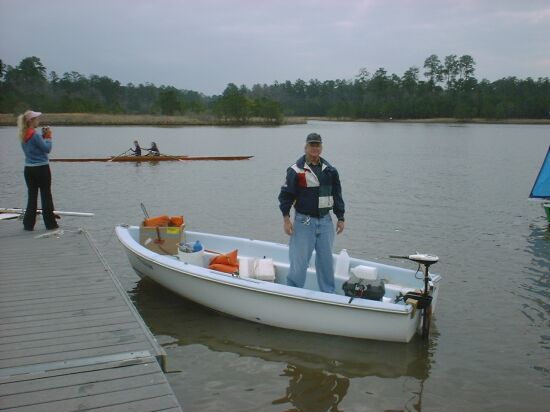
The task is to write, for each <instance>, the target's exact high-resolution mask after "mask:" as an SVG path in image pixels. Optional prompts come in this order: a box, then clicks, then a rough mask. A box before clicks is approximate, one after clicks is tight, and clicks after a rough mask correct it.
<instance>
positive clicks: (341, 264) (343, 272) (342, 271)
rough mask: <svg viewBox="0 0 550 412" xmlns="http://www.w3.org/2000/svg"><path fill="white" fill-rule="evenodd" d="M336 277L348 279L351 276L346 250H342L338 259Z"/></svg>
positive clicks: (335, 270)
mask: <svg viewBox="0 0 550 412" xmlns="http://www.w3.org/2000/svg"><path fill="white" fill-rule="evenodd" d="M334 275H335V276H338V277H348V275H349V255H348V251H347V250H346V249H342V250H341V251H340V254H339V255H338V257H337V258H336V267H335V269H334Z"/></svg>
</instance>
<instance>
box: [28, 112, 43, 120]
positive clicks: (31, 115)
mask: <svg viewBox="0 0 550 412" xmlns="http://www.w3.org/2000/svg"><path fill="white" fill-rule="evenodd" d="M38 116H42V112H33V111H32V110H27V111H26V112H25V120H26V121H29V120H31V119H34V118H35V117H38Z"/></svg>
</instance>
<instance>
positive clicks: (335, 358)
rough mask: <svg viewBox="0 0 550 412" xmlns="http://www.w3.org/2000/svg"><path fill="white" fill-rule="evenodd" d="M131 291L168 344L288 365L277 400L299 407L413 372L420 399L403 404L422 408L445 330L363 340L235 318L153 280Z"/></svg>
mask: <svg viewBox="0 0 550 412" xmlns="http://www.w3.org/2000/svg"><path fill="white" fill-rule="evenodd" d="M129 294H130V296H131V298H132V300H133V302H134V304H135V305H136V307H137V308H138V310H139V312H140V314H141V316H142V317H143V319H144V320H145V322H146V323H147V326H148V327H149V328H150V329H151V331H152V332H153V334H154V335H155V336H156V337H157V339H158V340H159V342H160V343H161V344H164V346H165V347H166V349H168V350H170V348H173V347H174V346H187V345H194V344H198V345H204V346H206V347H207V348H208V349H209V350H211V351H215V352H227V353H234V354H237V355H239V356H241V357H254V358H260V359H263V360H265V361H268V362H279V363H282V364H285V365H286V366H285V367H284V371H283V374H282V375H281V376H285V377H288V386H287V388H286V391H285V393H282V394H281V396H280V397H277V398H276V399H273V400H272V402H271V403H272V404H273V405H280V404H285V403H289V404H292V405H294V407H295V408H297V409H298V410H304V411H305V410H315V411H337V410H339V409H338V405H339V404H340V403H341V402H342V400H343V399H344V397H345V396H346V394H347V393H348V389H349V386H350V379H352V378H369V377H376V378H382V379H383V380H384V382H386V380H387V379H396V380H398V379H399V378H405V379H407V378H408V379H407V381H408V380H410V378H412V379H413V380H414V381H415V382H416V383H415V388H414V389H413V390H411V392H412V393H414V396H413V399H410V396H409V397H408V398H407V404H406V405H401V406H400V407H398V409H396V410H399V409H400V408H403V407H404V408H405V410H417V411H419V410H420V408H421V397H422V386H423V383H424V381H425V380H426V379H427V378H428V376H429V371H430V365H431V363H432V354H433V352H434V350H435V342H436V339H437V336H438V333H437V329H436V328H435V327H434V328H432V331H431V332H430V333H431V336H430V340H429V341H423V340H422V339H421V338H420V337H415V338H414V339H413V340H412V341H411V342H410V343H408V344H402V343H392V342H380V341H371V340H361V339H352V338H346V337H339V336H329V335H321V334H314V333H306V332H298V331H291V330H285V329H280V328H276V327H271V326H266V325H262V324H257V323H252V322H248V321H245V320H241V319H237V318H232V317H229V316H226V315H223V314H221V313H217V312H214V311H211V310H208V309H206V308H204V307H203V306H200V305H197V304H195V303H193V302H190V301H188V300H186V299H183V298H181V297H180V296H178V295H176V294H174V293H172V292H170V291H169V290H168V289H165V288H163V287H162V286H159V285H158V284H157V283H155V282H153V281H151V280H149V279H141V280H140V281H139V282H138V283H137V285H136V287H135V288H134V290H132V291H131V292H129ZM358 327H360V325H358ZM205 367H206V368H207V366H205ZM168 369H170V355H169V356H168ZM220 379H222V378H221V377H219V376H217V377H216V380H220ZM363 389H364V390H366V388H363ZM363 393H364V391H363ZM365 406H366V405H365ZM274 408H275V406H274ZM229 409H231V408H229Z"/></svg>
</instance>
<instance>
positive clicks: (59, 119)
mask: <svg viewBox="0 0 550 412" xmlns="http://www.w3.org/2000/svg"><path fill="white" fill-rule="evenodd" d="M40 123H41V124H43V125H46V124H47V125H50V126H167V127H170V126H235V125H238V124H235V123H232V122H226V121H222V120H218V119H216V118H215V117H211V116H161V115H149V114H106V113H44V114H43V115H42V118H41V119H40ZM304 123H306V119H305V118H304V117H288V118H285V119H284V120H283V123H282V124H304ZM16 124H17V116H16V115H13V114H11V113H0V126H15V125H16ZM246 125H247V126H276V124H274V123H270V122H266V121H265V120H264V119H257V118H252V119H250V120H249V122H248V123H247V124H246Z"/></svg>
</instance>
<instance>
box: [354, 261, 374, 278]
mask: <svg viewBox="0 0 550 412" xmlns="http://www.w3.org/2000/svg"><path fill="white" fill-rule="evenodd" d="M351 273H353V274H354V275H355V276H357V277H358V278H359V279H365V280H376V279H378V269H376V268H375V267H372V266H365V265H359V266H355V267H354V268H353V269H351Z"/></svg>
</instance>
